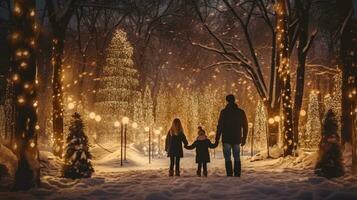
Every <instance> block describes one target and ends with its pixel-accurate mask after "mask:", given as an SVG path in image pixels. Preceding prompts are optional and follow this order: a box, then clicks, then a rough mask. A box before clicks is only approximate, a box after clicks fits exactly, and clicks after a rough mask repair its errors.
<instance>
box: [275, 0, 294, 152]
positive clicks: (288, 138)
mask: <svg viewBox="0 0 357 200" xmlns="http://www.w3.org/2000/svg"><path fill="white" fill-rule="evenodd" d="M275 9H276V11H275V12H276V18H277V25H276V32H277V38H276V39H277V42H276V43H277V55H279V57H280V59H279V60H280V62H279V68H278V72H279V79H280V80H281V81H282V93H281V103H282V120H283V123H282V125H283V127H282V132H283V135H284V156H288V155H292V153H293V147H294V144H293V130H292V129H293V121H292V99H291V85H290V73H291V72H290V66H289V65H290V61H289V34H288V29H289V25H288V12H287V4H286V0H278V1H276V4H275Z"/></svg>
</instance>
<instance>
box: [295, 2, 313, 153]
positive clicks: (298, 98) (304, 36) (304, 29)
mask: <svg viewBox="0 0 357 200" xmlns="http://www.w3.org/2000/svg"><path fill="white" fill-rule="evenodd" d="M297 7H298V12H299V13H298V15H299V18H300V22H299V44H298V50H297V56H298V66H297V69H296V83H295V97H294V107H293V133H294V149H295V150H296V149H297V146H298V144H299V121H300V111H301V107H302V101H303V97H304V85H305V61H306V55H307V49H306V47H307V45H308V34H309V32H308V27H309V9H307V8H305V7H304V5H302V2H301V1H297Z"/></svg>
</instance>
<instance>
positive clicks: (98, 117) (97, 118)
mask: <svg viewBox="0 0 357 200" xmlns="http://www.w3.org/2000/svg"><path fill="white" fill-rule="evenodd" d="M94 119H95V121H96V122H100V120H102V117H101V116H100V115H97V116H95V118H94Z"/></svg>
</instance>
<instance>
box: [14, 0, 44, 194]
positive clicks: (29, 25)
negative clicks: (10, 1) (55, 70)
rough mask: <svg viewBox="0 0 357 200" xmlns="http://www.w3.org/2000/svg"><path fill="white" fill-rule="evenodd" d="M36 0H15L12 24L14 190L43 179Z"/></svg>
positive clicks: (25, 188)
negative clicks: (38, 104)
mask: <svg viewBox="0 0 357 200" xmlns="http://www.w3.org/2000/svg"><path fill="white" fill-rule="evenodd" d="M35 11H36V1H35V0H26V1H25V0H15V1H14V9H13V13H12V17H13V28H12V32H11V37H10V42H11V45H12V50H13V51H12V55H11V57H12V67H13V71H12V74H11V76H12V77H11V81H12V83H13V86H14V88H13V89H14V96H15V101H14V104H15V105H14V108H15V115H14V116H15V117H14V120H15V142H14V144H13V150H14V152H15V153H16V155H17V158H18V167H17V169H16V174H15V183H14V189H15V190H27V189H29V188H31V187H36V186H38V185H39V183H40V169H39V163H38V161H39V160H38V156H39V155H38V148H37V139H36V138H37V133H36V127H37V114H36V109H37V100H36V50H35V48H36V37H37V33H36V32H37V29H38V27H37V25H36V12H35Z"/></svg>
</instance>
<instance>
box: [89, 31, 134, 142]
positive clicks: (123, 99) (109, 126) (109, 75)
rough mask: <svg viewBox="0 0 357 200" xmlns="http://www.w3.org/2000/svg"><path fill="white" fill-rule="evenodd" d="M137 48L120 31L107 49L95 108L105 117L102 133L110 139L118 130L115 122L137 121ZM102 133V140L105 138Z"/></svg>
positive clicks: (115, 34)
mask: <svg viewBox="0 0 357 200" xmlns="http://www.w3.org/2000/svg"><path fill="white" fill-rule="evenodd" d="M132 56H133V47H132V46H131V44H130V43H129V42H128V40H127V36H126V33H125V32H124V31H122V30H120V29H118V30H117V31H116V32H115V33H114V35H113V38H112V40H111V42H110V44H109V47H108V49H107V57H106V65H105V66H104V67H103V71H102V73H101V76H100V79H99V89H98V92H97V94H96V102H95V106H96V107H97V112H98V114H100V115H101V116H102V118H103V122H101V125H100V126H98V127H100V130H106V132H101V134H105V135H106V136H108V135H112V133H113V132H114V131H115V130H114V128H115V127H114V126H113V122H114V121H117V120H120V119H121V118H122V117H123V116H127V117H129V118H130V119H133V114H132V113H133V110H134V100H135V99H134V97H135V95H138V94H137V92H138V91H137V89H138V86H139V81H138V77H137V76H138V74H137V70H136V69H135V68H134V63H133V60H132ZM101 134H99V135H98V138H99V139H101Z"/></svg>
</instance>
